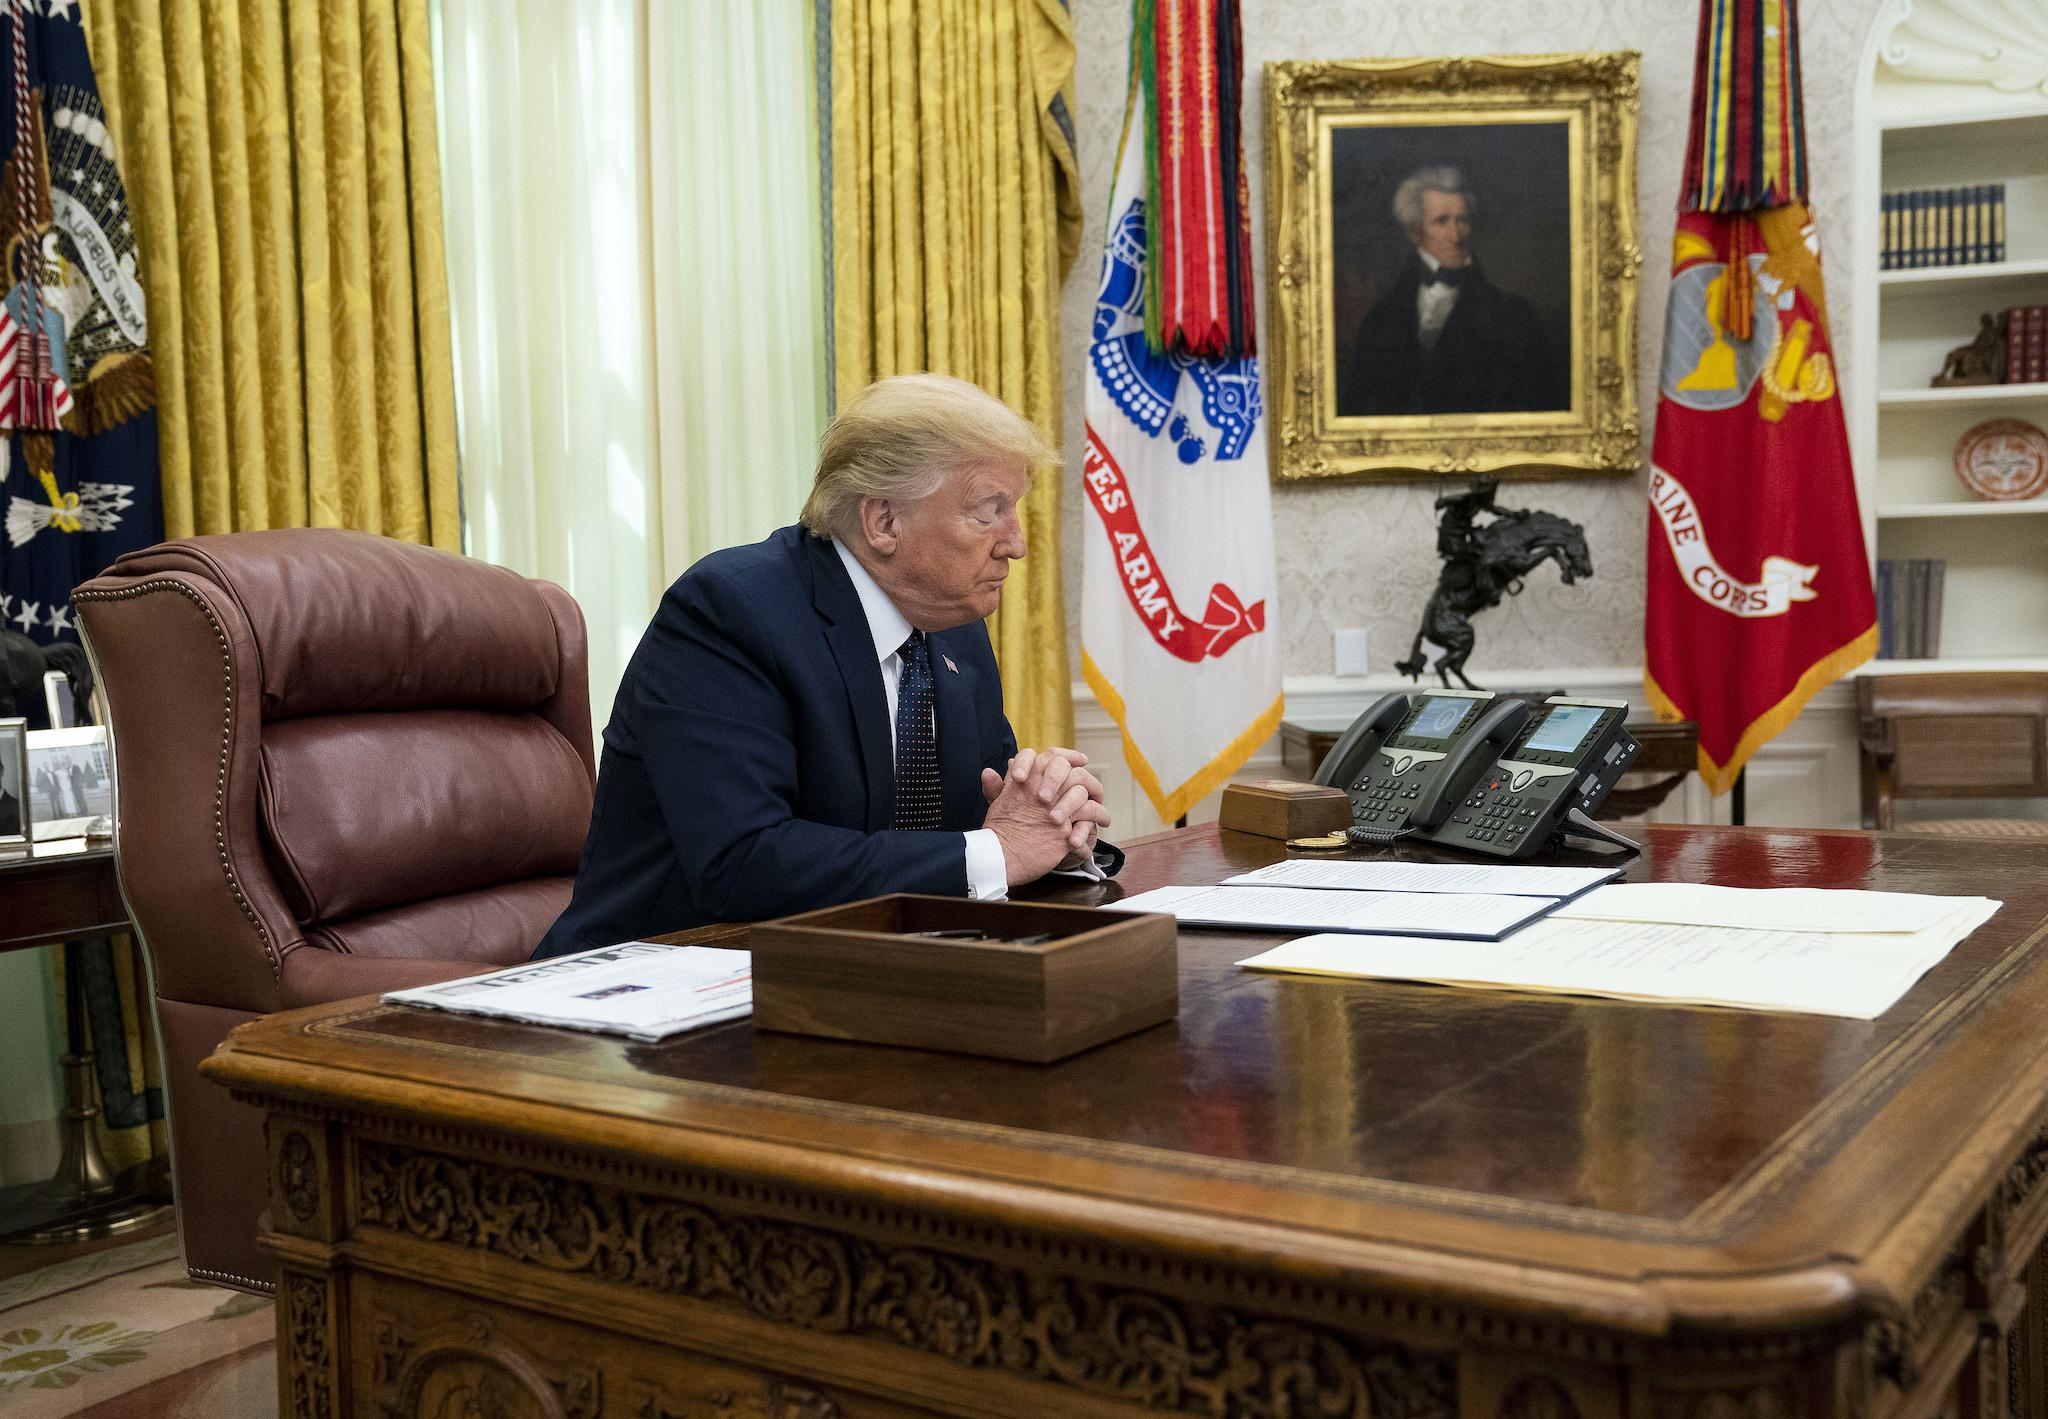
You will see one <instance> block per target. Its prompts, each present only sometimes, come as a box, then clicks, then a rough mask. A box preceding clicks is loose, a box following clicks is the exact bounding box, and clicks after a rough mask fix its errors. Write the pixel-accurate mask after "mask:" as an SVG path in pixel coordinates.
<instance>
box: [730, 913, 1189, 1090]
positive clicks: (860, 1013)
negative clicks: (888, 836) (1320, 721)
mask: <svg viewBox="0 0 2048 1419" xmlns="http://www.w3.org/2000/svg"><path fill="white" fill-rule="evenodd" d="M961 930H973V931H982V932H986V933H987V934H988V936H989V937H990V938H992V939H990V940H985V941H959V940H937V939H933V938H930V937H921V936H918V935H915V934H914V933H917V932H921V931H961ZM1045 933H1049V934H1050V935H1051V936H1052V938H1053V939H1052V940H1050V941H1047V942H1045V943H1043V944H1040V945H1025V944H1023V943H1021V942H1019V941H1018V940H1017V939H1016V938H1018V937H1025V936H1036V935H1040V934H1045ZM748 937H749V940H748V942H747V945H748V946H749V948H750V949H751V950H752V951H753V953H754V1027H755V1028H756V1029H760V1030H783V1031H788V1032H790V1033H793V1034H799V1035H826V1036H829V1037H831V1038H833V1039H841V1040H866V1041H868V1042H870V1043H873V1044H885V1045H913V1046H916V1047H918V1048H920V1049H943V1050H952V1051H955V1052H957V1053H960V1054H985V1055H993V1056H995V1057H996V1058H998V1059H1025V1060H1031V1061H1033V1062H1034V1063H1038V1064H1049V1063H1051V1062H1052V1061H1053V1060H1056V1059H1064V1058H1065V1057H1066V1056H1068V1055H1070V1054H1078V1053H1079V1052H1080V1051H1082V1050H1084V1049H1088V1048H1091V1047H1092V1046H1095V1045H1099V1044H1102V1043H1103V1042H1105V1041H1107V1040H1113V1039H1116V1038H1117V1037H1118V1036H1120V1035H1128V1034H1130V1033H1132V1032H1133V1031H1136V1030H1142V1029H1145V1028H1147V1027H1148V1026H1151V1025H1157V1024H1159V1023H1160V1022H1162V1021H1165V1020H1171V1019H1172V1018H1173V1017H1174V1016H1175V1014H1177V1013H1178V1011H1179V1009H1180V962H1179V955H1178V952H1177V950H1176V949H1175V948H1176V946H1177V943H1178V941H1179V929H1178V926H1177V924H1176V923H1175V922H1174V919H1173V918H1172V917H1170V916H1164V915H1160V914H1158V913H1153V912H1117V911H1099V910H1097V909H1095V908H1093V907H1066V906H1054V905H1052V904H1049V903H1040V902H975V901H967V900H964V899H962V898H959V897H923V896H914V895H911V894H908V893H897V894H896V895H894V896H888V897H873V898H870V899H869V900H867V901H864V902H852V903H849V904H847V905H845V906H838V907H827V908H825V909H824V910H822V911H814V912H805V913H804V914H802V915H801V916H791V917H784V918H783V919H782V920H780V921H771V922H764V923H763V924H761V925H759V926H756V927H754V928H752V929H751V931H750V932H749V933H748Z"/></svg>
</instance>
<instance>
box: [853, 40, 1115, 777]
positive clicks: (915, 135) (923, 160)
mask: <svg viewBox="0 0 2048 1419" xmlns="http://www.w3.org/2000/svg"><path fill="white" fill-rule="evenodd" d="M1073 69H1074V42H1073V31H1072V27H1071V21H1070V19H1069V17H1068V16H1067V13H1066V10H1065V8H1064V6H1062V5H1060V4H1059V2H1058V0H832V68H831V72H832V243H833V245H832V252H833V257H832V259H833V270H832V276H833V292H834V297H833V298H834V310H833V312H832V315H833V356H834V374H835V378H836V382H837V392H838V396H839V398H840V399H842V400H843V399H847V398H850V397H851V396H852V395H854V394H855V393H857V392H858V391H859V390H860V389H862V388H863V387H864V386H866V385H867V384H869V383H871V382H872V381H874V380H876V379H879V378H881V377H882V376H884V375H890V374H901V373H905V372H908V371H912V370H925V369H929V370H937V371H941V372H943V373H946V374H952V375H957V376H959V377H961V378H963V379H968V380H972V381H974V382H975V383H976V384H979V385H980V386H981V387H982V388H984V389H986V390H988V391H989V392H990V393H992V394H995V395H997V396H998V397H1000V398H1002V399H1004V400H1006V401H1008V402H1009V403H1010V404H1011V405H1012V406H1014V407H1015V408H1017V409H1018V410H1020V411H1021V412H1022V413H1023V414H1024V415H1025V416H1026V417H1027V418H1029V419H1031V420H1032V421H1033V422H1034V423H1036V424H1037V425H1038V427H1039V429H1040V431H1041V432H1042V433H1043V434H1044V435H1045V436H1046V438H1047V439H1048V440H1057V439H1058V437H1059V432H1060V408H1059V386H1060V373H1059V369H1060V367H1059V346H1058V338H1059V310H1058V304H1059V288H1060V283H1061V282H1062V281H1063V280H1064V279H1065V276H1066V272H1067V268H1068V267H1069V266H1070V265H1071V264H1072V261H1073V256H1074V253H1075V251H1076V250H1077V249H1078V248H1079V244H1080V222H1081V210H1080V199H1079V180H1078V176H1077V173H1076V171H1075V169H1074V166H1073V159H1072V147H1071V141H1070V139H1069V136H1068V135H1067V134H1066V133H1064V132H1063V131H1062V130H1061V128H1060V124H1059V122H1058V120H1057V113H1058V112H1060V111H1070V110H1071V105H1072V102H1073ZM1059 499H1060V487H1059V477H1058V474H1057V472H1056V471H1054V470H1047V471H1046V472H1045V473H1043V474H1041V475H1040V476H1039V478H1038V479H1037V481H1036V482H1035V483H1034V485H1033V487H1032V490H1031V494H1030V497H1029V498H1028V499H1027V500H1026V502H1025V507H1024V531H1025V537H1026V540H1027V542H1028V543H1029V548H1030V551H1029V555H1028V556H1026V558H1025V559H1024V561H1023V562H1021V563H1020V564H1018V565H1017V566H1016V567H1014V568H1012V570H1011V573H1010V579H1009V582H1008V583H1007V584H1006V585H1005V587H1004V589H1003V603H1002V607H1001V609H1000V610H999V611H998V612H997V613H996V615H995V617H994V618H992V620H991V622H990V634H991V635H992V636H993V638H994V640H995V646H996V659H997V662H998V664H999V665H1000V667H1001V669H1002V674H1003V694H1004V700H1005V703H1006V705H1007V707H1008V709H1009V714H1010V720H1011V723H1012V724H1013V726H1014V727H1015V728H1016V730H1017V735H1018V740H1019V742H1020V743H1024V744H1031V745H1045V744H1055V743H1056V744H1070V743H1072V741H1073V723H1074V714H1073V701H1072V697H1071V695H1070V693H1069V689H1068V686H1069V680H1068V675H1069V670H1068V659H1067V644H1066V615H1065V612H1064V611H1063V609H1062V606H1061V586H1060V557H1059Z"/></svg>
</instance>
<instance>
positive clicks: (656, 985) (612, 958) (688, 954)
mask: <svg viewBox="0 0 2048 1419" xmlns="http://www.w3.org/2000/svg"><path fill="white" fill-rule="evenodd" d="M384 999H385V1000H387V1001H389V1002H391V1003H393V1004H398V1005H423V1006H426V1007H428V1008H430V1009H435V1010H452V1011H455V1012H457V1013H460V1014H465V1015H494V1016H498V1017H500V1018H503V1019H509V1020H520V1021H524V1022H525V1023H527V1024H531V1025H560V1026H564V1027H566V1028H569V1029H574V1030H596V1031H599V1032H601V1033H604V1034H612V1035H626V1036H628V1037H630V1038H632V1039H636V1040H660V1039H666V1038H667V1037H668V1036H670V1035H675V1034H680V1033H682V1032H683V1031H684V1030H694V1029H697V1028H699V1027H701V1026H704V1025H715V1024H718V1023H719V1022H721V1021H724V1020H736V1019H739V1018H740V1017H742V1016H745V1015H749V1014H751V1013H752V1012H753V1008H754V974H753V955H752V953H750V952H747V951H731V950H726V949H724V948H722V947H717V946H664V945H660V944H658V943H655V942H651V941H628V942H624V943H622V944H620V945H617V946H600V947H598V948H597V949H596V950H594V951H581V952H578V953H577V954H575V955H573V956H557V957H555V958H553V959H551V960H546V961H532V962H529V963H528V964H526V965H523V966H513V967H511V968H510V969H508V970H502V971H494V972H492V973H491V974H490V975H484V976H470V977H468V978H467V979H465V980H454V981H445V982H443V983H442V984H440V985H429V986H420V987H418V988H416V989H413V990H395V991H392V992H391V993H389V994H388V995H386V996H385V997H384Z"/></svg>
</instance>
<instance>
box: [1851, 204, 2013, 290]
mask: <svg viewBox="0 0 2048 1419" xmlns="http://www.w3.org/2000/svg"><path fill="white" fill-rule="evenodd" d="M1879 205H1880V212H1881V214H1882V224H1881V227H1880V231H1881V233H1882V235H1881V239H1880V240H1881V246H1880V252H1879V261H1878V265H1879V268H1880V269H1881V270H1885V271H1903V270H1909V269H1913V268H1918V267H1925V266H1978V265H1984V264H1986V263H1989V262H1995V261H2003V260H2005V184H2004V183H2002V182H1989V183H1977V184H1974V185H1972V186H1969V187H1941V188H1916V189H1912V190H1909V191H1904V192H1886V193H1883V194H1882V195H1881V196H1880V198H1879Z"/></svg>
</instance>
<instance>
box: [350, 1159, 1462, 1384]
mask: <svg viewBox="0 0 2048 1419" xmlns="http://www.w3.org/2000/svg"><path fill="white" fill-rule="evenodd" d="M357 1161H358V1167H357V1170H356V1175H357V1178H358V1183H357V1189H356V1193H357V1215H358V1217H359V1218H360V1220H361V1221H362V1222H363V1223H364V1224H366V1225H370V1226H376V1227H382V1228H386V1229H388V1230H391V1231H394V1232H397V1233H400V1234H402V1235H405V1236H409V1237H413V1238H416V1239H419V1240H422V1241H428V1242H435V1243H443V1244H448V1245H453V1246H459V1247H463V1248H467V1249H470V1250H476V1251H483V1252H489V1253H492V1254H495V1255H498V1256H502V1257H508V1258H510V1259H512V1260H515V1261H518V1262H523V1263H526V1264H529V1265H537V1266H544V1267H547V1268H549V1269H550V1270H554V1271H558V1272H564V1273H572V1274H582V1275H587V1276H590V1277H592V1278H594V1279H599V1280H603V1281H605V1282H609V1283H612V1284H625V1285H631V1286H636V1287H644V1288H646V1289H648V1290H652V1291H657V1292H661V1293H664V1294H670V1295H678V1296H687V1297H689V1298H691V1299H693V1300H700V1301H708V1302H711V1303H714V1304H718V1305H723V1306H728V1307H732V1308H735V1309H738V1310H742V1311H746V1312H748V1313H750V1314H752V1315H755V1316H758V1317H761V1318H763V1319H766V1320H770V1321H775V1322H780V1323H783V1324H789V1325H797V1326H803V1327H806V1328H809V1329H814V1330H823V1331H828V1332H832V1333H838V1334H847V1335H862V1336H875V1337H882V1338H886V1339H888V1340H891V1341H893V1342H895V1343H896V1344H899V1345H903V1346H906V1347H909V1348H911V1349H915V1350H922V1351H925V1352H927V1353H930V1354H935V1355H938V1356H941V1357H943V1358H945V1359H948V1360H951V1361H953V1362H954V1363H956V1364H960V1365H965V1366H969V1367H971V1368H977V1369H997V1370H1002V1371H1006V1372H1008V1373H1011V1374H1015V1375H1018V1376H1021V1377H1024V1378H1028V1379H1035V1380H1041V1381H1048V1382H1051V1383H1054V1384H1064V1385H1071V1386H1074V1387H1076V1388H1080V1389H1085V1390H1089V1391H1092V1392H1095V1393H1097V1394H1101V1395H1104V1396H1107V1397H1111V1398H1115V1399H1121V1400H1126V1401H1131V1402H1136V1403H1142V1404H1147V1405H1151V1406H1153V1407H1157V1408H1166V1409H1178V1410H1181V1411H1183V1412H1189V1413H1200V1414H1232V1415H1244V1416H1248V1419H1249V1417H1251V1416H1273V1419H1278V1416H1283V1415H1285V1416H1302V1419H1310V1416H1329V1419H1338V1416H1356V1415H1367V1414H1370V1415H1374V1416H1378V1419H1438V1416H1441V1419H1451V1416H1452V1415H1454V1414H1455V1413H1456V1408H1457V1406H1456V1392H1455V1391H1456V1386H1455V1380H1454V1378H1453V1371H1452V1366H1451V1361H1450V1359H1449V1358H1448V1357H1446V1356H1442V1355H1434V1354H1426V1353H1421V1352H1417V1351H1413V1350H1410V1349H1408V1348H1407V1347H1405V1346H1402V1345H1397V1344H1394V1343H1392V1342H1390V1341H1375V1340H1369V1339H1364V1338H1360V1337H1352V1336H1346V1335H1342V1334H1340V1333H1338V1332H1336V1331H1332V1330H1327V1329H1324V1328H1322V1327H1319V1326H1314V1325H1308V1324H1303V1323H1301V1322H1298V1321H1294V1320H1289V1319H1285V1318H1281V1317H1271V1316H1250V1315H1242V1314H1238V1313H1235V1312H1232V1311H1229V1310H1225V1309H1224V1308H1221V1307H1217V1306H1207V1305H1201V1304H1198V1303H1193V1302H1189V1301H1184V1300H1180V1299H1176V1298H1174V1297H1170V1296H1166V1295H1161V1294H1155V1293H1152V1292H1147V1291H1137V1290H1126V1289H1121V1288H1117V1287H1114V1286H1107V1285H1103V1284H1100V1283H1097V1282H1092V1281H1082V1280H1078V1279H1075V1278H1070V1277H1060V1276H1053V1275H1045V1274H1038V1273H1033V1272H1029V1271H1025V1270H1022V1269H1020V1268H1016V1267H1010V1266H1004V1265H1001V1264H998V1263H994V1262H988V1261H983V1260H980V1259H977V1258H971V1257H962V1256H954V1255H949V1254H947V1253H943V1252H937V1251H931V1250H926V1249H922V1248H910V1247H882V1246H878V1245H876V1244H874V1243H872V1242H868V1241H865V1240H863V1239H861V1238H858V1237H854V1236H850V1235H844V1234H841V1233H837V1232H832V1231H827V1230H825V1229H822V1228H817V1227H808V1226H801V1225H797V1224H794V1223H787V1222H781V1221H775V1220H771V1219H766V1218H749V1217H738V1218H729V1217H723V1216H720V1215H719V1214H717V1213H715V1212H713V1211H711V1210H710V1209H708V1208H705V1207H701V1206H698V1205H696V1204H694V1203H689V1202H683V1201H680V1200H677V1199H675V1198H670V1197H664V1196H660V1195H658V1194H649V1193H638V1192H626V1191H623V1190H620V1189H615V1188H610V1187H604V1186H600V1185H597V1184H594V1183H587V1182H580V1181H575V1180H570V1179H564V1178H556V1177H549V1176H546V1175H544V1174H541V1173H536V1172H530V1171H527V1170H525V1169H521V1168H513V1167H506V1166H502V1165H499V1164H494V1163H487V1162H482V1161H477V1160H472V1159H466V1158H454V1157H448V1156H445V1155H441V1154H436V1153H425V1152H418V1151H414V1150H412V1149H408V1148H402V1147H394V1146H390V1145H385V1144H378V1143H369V1142H365V1143H363V1144H362V1145H361V1147H360V1150H359V1153H358V1160H357Z"/></svg>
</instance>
